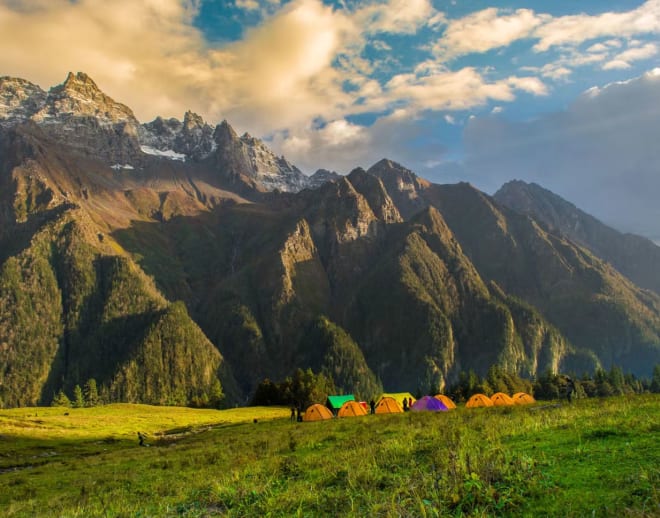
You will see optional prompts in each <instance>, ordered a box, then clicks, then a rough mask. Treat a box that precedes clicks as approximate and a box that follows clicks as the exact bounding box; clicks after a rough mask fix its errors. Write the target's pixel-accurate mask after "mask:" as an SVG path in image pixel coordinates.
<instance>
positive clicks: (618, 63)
mask: <svg viewBox="0 0 660 518" xmlns="http://www.w3.org/2000/svg"><path fill="white" fill-rule="evenodd" d="M630 67H631V65H630V63H628V62H627V61H623V60H622V59H613V60H612V61H608V62H607V63H605V64H604V65H603V70H625V69H627V68H630Z"/></svg>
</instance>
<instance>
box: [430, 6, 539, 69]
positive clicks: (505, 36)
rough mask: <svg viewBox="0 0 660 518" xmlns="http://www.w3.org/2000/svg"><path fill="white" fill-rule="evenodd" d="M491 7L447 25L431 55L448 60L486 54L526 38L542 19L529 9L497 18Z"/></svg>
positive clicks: (498, 14) (495, 10)
mask: <svg viewBox="0 0 660 518" xmlns="http://www.w3.org/2000/svg"><path fill="white" fill-rule="evenodd" d="M500 13H501V11H500V10H498V9H496V8H494V7H491V8H488V9H484V10H482V11H478V12H476V13H472V14H470V15H468V16H465V17H463V18H460V19H458V20H452V21H451V22H449V25H448V26H447V28H446V30H445V32H444V34H443V35H442V38H440V40H439V41H438V42H437V43H436V44H435V45H434V46H433V49H434V52H435V53H436V54H438V55H440V56H442V57H444V58H452V57H456V56H460V55H463V54H469V53H472V52H486V51H488V50H491V49H495V48H499V47H505V46H507V45H510V44H511V43H512V42H514V41H516V40H519V39H522V38H527V37H529V36H530V35H531V34H532V31H533V30H534V29H535V28H536V27H537V26H538V25H540V24H541V23H542V20H543V17H542V16H538V15H536V14H535V13H534V11H532V10H530V9H518V10H517V11H515V12H514V13H512V14H505V15H501V14H500Z"/></svg>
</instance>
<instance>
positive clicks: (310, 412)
mask: <svg viewBox="0 0 660 518" xmlns="http://www.w3.org/2000/svg"><path fill="white" fill-rule="evenodd" d="M324 419H332V412H330V410H328V408H327V407H324V406H323V405H319V404H318V403H317V404H315V405H312V406H310V407H309V408H307V410H305V415H303V421H323V420H324Z"/></svg>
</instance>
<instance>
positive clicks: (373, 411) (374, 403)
mask: <svg viewBox="0 0 660 518" xmlns="http://www.w3.org/2000/svg"><path fill="white" fill-rule="evenodd" d="M369 407H371V413H372V414H375V413H376V402H375V401H374V400H373V398H371V401H369Z"/></svg>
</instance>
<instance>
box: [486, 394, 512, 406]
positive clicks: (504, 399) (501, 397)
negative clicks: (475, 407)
mask: <svg viewBox="0 0 660 518" xmlns="http://www.w3.org/2000/svg"><path fill="white" fill-rule="evenodd" d="M490 400H491V401H492V402H493V405H495V406H511V405H513V399H511V398H510V397H509V395H508V394H505V393H504V392H496V393H495V394H493V395H492V396H490Z"/></svg>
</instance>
